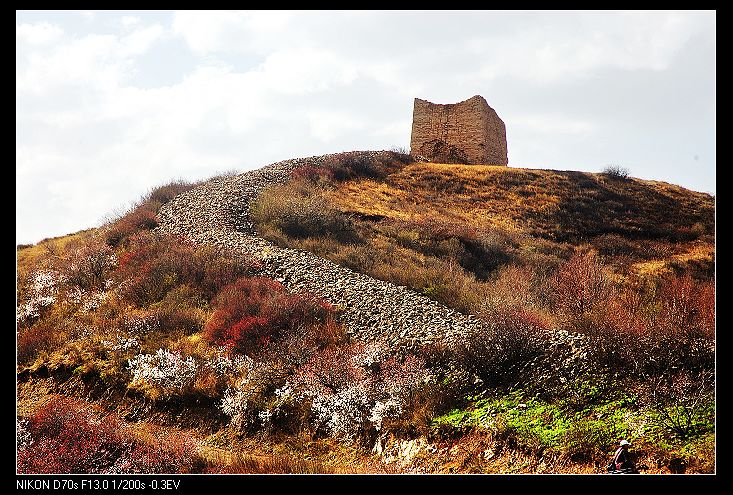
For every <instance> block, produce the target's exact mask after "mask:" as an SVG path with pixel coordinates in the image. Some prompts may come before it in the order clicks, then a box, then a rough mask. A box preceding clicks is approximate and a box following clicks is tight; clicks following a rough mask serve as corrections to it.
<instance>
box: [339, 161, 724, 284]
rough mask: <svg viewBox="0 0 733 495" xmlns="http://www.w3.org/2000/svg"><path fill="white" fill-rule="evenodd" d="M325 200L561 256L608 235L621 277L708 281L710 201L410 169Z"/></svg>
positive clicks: (533, 176) (668, 187)
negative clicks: (616, 242) (504, 237)
mask: <svg viewBox="0 0 733 495" xmlns="http://www.w3.org/2000/svg"><path fill="white" fill-rule="evenodd" d="M326 197H327V199H328V201H329V202H331V203H332V204H333V205H335V206H336V207H337V208H338V209H340V210H341V211H343V212H345V213H353V214H356V215H358V216H361V218H367V219H380V220H382V221H383V222H384V221H402V222H410V223H413V224H424V225H430V224H431V223H434V222H435V221H436V219H440V221H442V222H452V223H455V224H459V225H462V226H464V227H467V228H475V229H479V230H482V231H494V232H501V233H505V234H508V235H514V236H515V237H516V238H517V239H518V242H519V244H520V246H521V248H523V249H526V250H533V249H536V247H537V245H538V242H541V241H547V242H549V243H550V245H551V248H552V249H553V250H556V251H558V252H559V251H562V249H563V244H564V243H569V244H571V245H580V244H583V243H586V242H589V241H590V242H593V241H594V239H596V238H599V237H600V239H599V241H598V242H599V243H602V242H604V239H605V238H603V237H601V236H608V235H614V236H617V237H620V238H622V239H623V241H624V243H625V246H623V248H624V249H623V251H624V252H622V253H618V254H614V253H611V254H610V256H608V257H607V258H609V259H607V260H606V261H607V262H610V263H614V262H616V263H617V265H619V267H621V266H623V267H626V268H628V265H630V263H629V261H631V262H632V263H637V264H638V265H633V268H634V269H637V270H638V273H648V272H649V269H650V268H653V272H654V273H655V274H658V273H661V272H664V271H665V270H671V269H672V268H676V269H677V270H680V269H681V270H685V269H692V270H698V271H701V270H702V271H707V272H708V274H709V272H710V270H711V263H712V260H713V255H714V248H713V243H714V198H713V197H712V196H710V195H708V194H705V193H699V192H695V191H690V190H687V189H684V188H682V187H679V186H675V185H672V184H667V183H664V182H656V181H646V180H641V179H617V178H613V177H608V176H606V175H604V174H592V173H584V172H570V171H555V170H531V169H515V168H509V167H496V166H482V165H454V164H435V163H414V164H410V165H407V166H405V167H404V168H402V169H401V170H398V171H397V172H395V173H393V174H391V175H389V176H387V177H386V179H384V180H383V181H375V180H353V181H348V182H346V183H343V184H340V185H339V187H335V188H332V189H330V190H328V191H327V194H326ZM670 212H674V214H670ZM606 242H608V241H606ZM600 247H601V248H603V247H604V246H603V245H601V246H600ZM622 257H623V259H620V258H622ZM649 262H652V264H651V265H650V264H646V263H649ZM626 271H628V270H626Z"/></svg>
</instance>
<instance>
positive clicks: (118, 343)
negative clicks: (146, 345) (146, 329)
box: [101, 334, 140, 351]
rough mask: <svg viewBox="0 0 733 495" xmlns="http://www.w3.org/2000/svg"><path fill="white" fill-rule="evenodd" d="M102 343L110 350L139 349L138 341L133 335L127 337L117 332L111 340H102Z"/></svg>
mask: <svg viewBox="0 0 733 495" xmlns="http://www.w3.org/2000/svg"><path fill="white" fill-rule="evenodd" d="M101 343H102V345H103V346H104V347H106V348H107V349H110V350H112V351H128V350H130V349H139V348H140V341H139V340H137V339H136V338H135V337H128V336H125V335H120V334H117V335H115V337H114V338H113V339H112V340H103V341H102V342H101Z"/></svg>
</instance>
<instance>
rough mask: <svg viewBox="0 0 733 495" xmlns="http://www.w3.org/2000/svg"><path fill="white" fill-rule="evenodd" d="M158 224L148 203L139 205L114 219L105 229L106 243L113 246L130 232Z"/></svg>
mask: <svg viewBox="0 0 733 495" xmlns="http://www.w3.org/2000/svg"><path fill="white" fill-rule="evenodd" d="M157 226H158V216H157V214H156V213H155V211H152V210H151V209H150V208H149V206H148V205H140V206H138V207H136V208H135V209H133V210H131V211H130V212H128V213H126V214H125V215H124V216H123V217H121V218H119V219H118V220H116V221H115V222H114V223H113V224H112V225H111V226H110V227H109V230H108V231H107V244H108V245H110V246H112V247H115V246H117V245H119V244H121V243H122V241H124V240H125V239H127V238H128V237H130V236H131V235H132V234H134V233H136V232H138V231H141V230H152V229H154V228H155V227H157Z"/></svg>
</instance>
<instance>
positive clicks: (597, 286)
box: [552, 251, 611, 319]
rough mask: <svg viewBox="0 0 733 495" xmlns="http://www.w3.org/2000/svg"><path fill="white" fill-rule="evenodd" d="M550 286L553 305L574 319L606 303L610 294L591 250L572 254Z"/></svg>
mask: <svg viewBox="0 0 733 495" xmlns="http://www.w3.org/2000/svg"><path fill="white" fill-rule="evenodd" d="M552 285H553V289H554V292H555V300H556V302H557V305H558V306H559V307H560V308H561V309H563V310H565V311H566V312H567V313H569V314H570V315H571V316H573V317H575V318H576V319H577V318H582V317H584V316H585V315H586V314H587V313H589V312H590V311H592V310H593V309H594V308H595V307H596V306H597V305H599V304H600V303H602V302H604V301H606V300H607V299H608V296H609V295H610V293H611V283H610V280H609V278H608V277H607V275H606V273H605V272H604V270H603V264H602V263H601V262H600V260H599V259H598V256H597V255H596V254H595V253H594V252H592V251H589V252H586V253H575V254H574V255H573V256H572V257H571V258H570V260H568V261H567V262H566V263H565V264H563V265H562V266H561V267H560V268H559V269H558V271H557V273H556V274H555V277H554V279H553V282H552Z"/></svg>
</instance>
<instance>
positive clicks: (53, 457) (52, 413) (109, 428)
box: [18, 397, 202, 474]
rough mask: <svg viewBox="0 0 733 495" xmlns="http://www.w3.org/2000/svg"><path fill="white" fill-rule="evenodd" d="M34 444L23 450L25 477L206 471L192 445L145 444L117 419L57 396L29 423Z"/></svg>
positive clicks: (180, 439)
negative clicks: (125, 428)
mask: <svg viewBox="0 0 733 495" xmlns="http://www.w3.org/2000/svg"><path fill="white" fill-rule="evenodd" d="M29 430H30V435H31V438H32V441H31V442H30V444H29V445H28V446H26V447H25V448H22V449H21V450H20V451H19V452H18V472H20V473H26V474H31V473H38V474H52V473H88V474H94V473H173V472H175V473H178V472H190V471H192V470H195V469H200V468H201V467H202V462H201V459H200V457H199V456H198V454H197V453H196V452H197V450H196V447H195V444H194V443H193V441H192V440H191V439H190V438H188V437H184V436H174V437H172V438H171V437H169V438H167V439H166V443H165V444H164V445H163V444H160V445H151V444H147V443H144V442H142V441H140V440H138V439H136V438H134V437H133V436H131V435H130V434H129V433H127V432H126V431H125V430H124V427H123V425H122V423H121V422H120V421H119V420H118V419H117V418H116V417H114V416H112V415H105V414H103V413H102V411H101V410H98V409H96V408H94V407H93V406H91V405H89V404H87V403H84V402H83V401H78V400H75V399H70V398H66V397H56V398H54V399H52V400H51V401H50V402H48V403H47V404H46V405H44V406H43V407H41V408H40V409H39V410H38V412H37V413H36V414H35V415H34V416H33V417H32V418H31V419H30V425H29Z"/></svg>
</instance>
